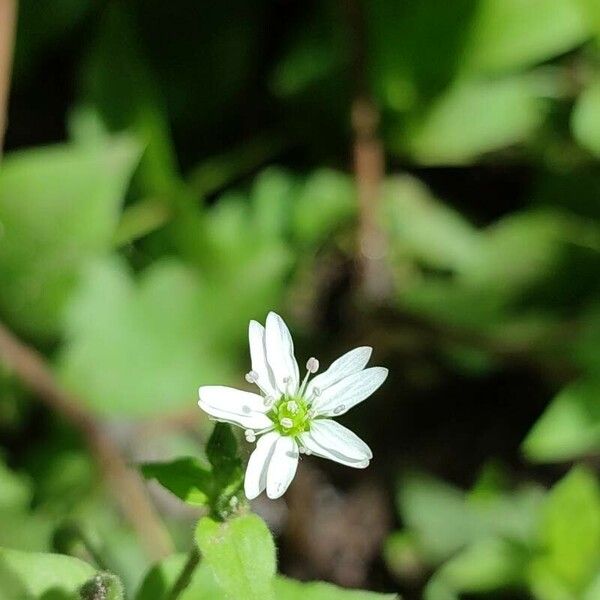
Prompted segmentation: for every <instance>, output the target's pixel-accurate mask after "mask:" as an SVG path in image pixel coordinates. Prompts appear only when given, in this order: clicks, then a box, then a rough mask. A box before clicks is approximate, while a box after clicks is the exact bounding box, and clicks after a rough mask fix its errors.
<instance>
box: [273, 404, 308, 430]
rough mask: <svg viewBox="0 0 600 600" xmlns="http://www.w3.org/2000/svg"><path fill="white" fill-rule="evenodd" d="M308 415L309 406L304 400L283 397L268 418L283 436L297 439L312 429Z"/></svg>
mask: <svg viewBox="0 0 600 600" xmlns="http://www.w3.org/2000/svg"><path fill="white" fill-rule="evenodd" d="M308 413H309V405H308V402H307V401H306V400H305V399H304V398H301V397H291V396H282V397H281V398H280V399H279V400H278V401H277V403H276V404H275V406H273V408H272V410H271V411H270V412H269V414H268V416H269V418H270V419H271V420H272V421H273V423H275V429H276V430H277V431H278V432H279V433H281V435H289V436H292V437H296V436H298V435H300V434H301V433H304V432H305V431H308V430H309V429H310V417H309V414H308Z"/></svg>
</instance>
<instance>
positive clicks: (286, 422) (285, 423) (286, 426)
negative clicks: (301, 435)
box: [279, 417, 294, 429]
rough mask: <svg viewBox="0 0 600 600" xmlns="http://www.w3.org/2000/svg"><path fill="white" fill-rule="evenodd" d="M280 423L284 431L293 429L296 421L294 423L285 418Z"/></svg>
mask: <svg viewBox="0 0 600 600" xmlns="http://www.w3.org/2000/svg"><path fill="white" fill-rule="evenodd" d="M279 422H280V423H281V426H282V427H283V428H284V429H291V428H292V427H293V426H294V421H292V420H291V419H290V418H289V417H283V419H281V421H279Z"/></svg>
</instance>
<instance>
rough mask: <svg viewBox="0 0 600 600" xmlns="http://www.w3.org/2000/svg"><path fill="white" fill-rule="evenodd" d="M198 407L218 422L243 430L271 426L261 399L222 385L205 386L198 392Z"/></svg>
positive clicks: (258, 396) (255, 395)
mask: <svg viewBox="0 0 600 600" xmlns="http://www.w3.org/2000/svg"><path fill="white" fill-rule="evenodd" d="M198 395H199V396H200V400H199V401H198V406H199V407H200V408H201V409H202V410H203V411H205V412H207V413H208V414H209V415H212V416H213V417H215V418H216V419H218V420H220V421H227V422H228V423H234V424H235V425H239V426H240V427H243V428H244V429H265V428H267V427H271V426H272V425H273V423H272V421H271V419H269V417H267V415H266V414H265V412H266V411H267V410H268V409H267V408H266V407H265V405H264V400H263V397H262V396H260V395H258V394H252V393H251V392H243V391H241V390H236V389H234V388H230V387H226V386H223V385H205V386H202V387H201V388H200V389H199V390H198Z"/></svg>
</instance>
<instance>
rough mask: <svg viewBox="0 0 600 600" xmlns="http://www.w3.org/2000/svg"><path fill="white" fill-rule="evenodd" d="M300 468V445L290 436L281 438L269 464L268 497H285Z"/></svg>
mask: <svg viewBox="0 0 600 600" xmlns="http://www.w3.org/2000/svg"><path fill="white" fill-rule="evenodd" d="M297 467H298V444H297V443H296V440H295V439H294V438H292V437H289V436H281V437H280V438H279V439H278V440H277V442H276V444H275V449H274V451H273V455H272V456H271V461H270V462H269V469H268V472H267V496H268V497H269V498H271V499H275V498H279V497H280V496H283V494H284V493H285V491H286V490H287V489H288V486H289V485H290V483H291V482H292V479H294V475H295V474H296V469H297Z"/></svg>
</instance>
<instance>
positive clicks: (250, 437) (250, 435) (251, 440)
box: [244, 429, 256, 444]
mask: <svg viewBox="0 0 600 600" xmlns="http://www.w3.org/2000/svg"><path fill="white" fill-rule="evenodd" d="M244 436H245V437H246V441H247V442H249V443H250V444H253V443H254V442H255V441H256V434H255V433H254V431H253V430H252V429H246V431H244Z"/></svg>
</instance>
